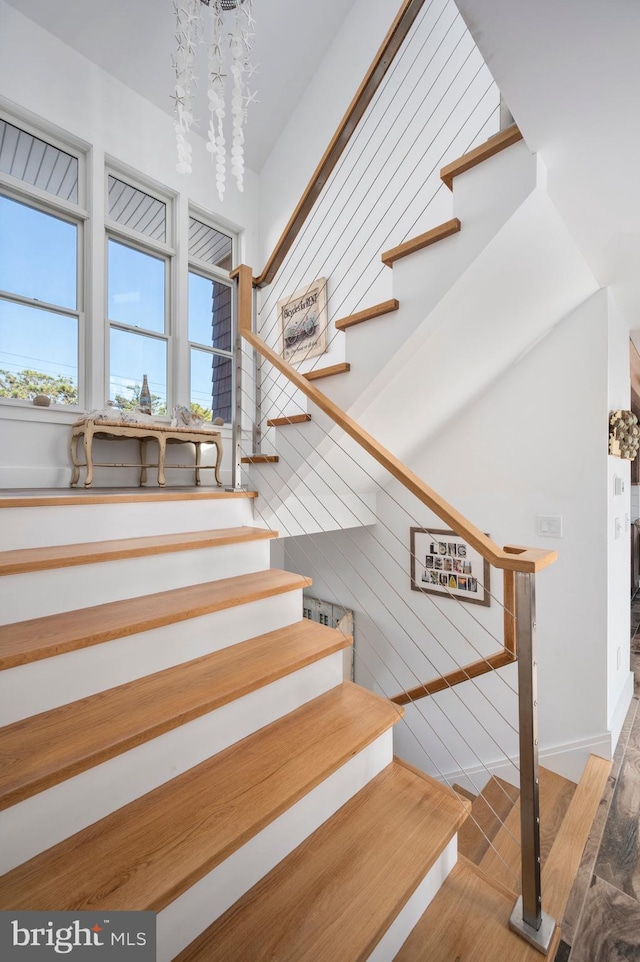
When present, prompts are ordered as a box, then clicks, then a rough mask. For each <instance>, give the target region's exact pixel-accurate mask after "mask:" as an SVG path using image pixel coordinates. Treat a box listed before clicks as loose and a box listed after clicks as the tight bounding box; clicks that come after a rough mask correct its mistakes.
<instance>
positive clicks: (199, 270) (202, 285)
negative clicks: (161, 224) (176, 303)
mask: <svg viewBox="0 0 640 962" xmlns="http://www.w3.org/2000/svg"><path fill="white" fill-rule="evenodd" d="M189 255H190V261H191V264H190V269H189V351H190V370H191V408H192V410H194V411H195V412H196V413H198V414H200V415H201V416H203V417H205V418H207V419H212V418H222V420H223V421H225V422H226V423H228V422H230V421H231V420H232V418H233V329H232V293H231V285H230V284H229V283H228V282H224V281H222V280H219V279H218V278H217V277H216V270H215V268H216V267H218V268H220V267H221V268H223V269H225V270H229V267H230V265H231V258H232V238H231V237H229V236H228V235H226V234H223V233H222V232H221V231H219V230H217V229H216V228H214V227H210V226H208V225H207V224H204V223H202V222H201V221H199V220H197V219H196V218H194V217H190V218H189Z"/></svg>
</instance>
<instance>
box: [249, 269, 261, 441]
mask: <svg viewBox="0 0 640 962" xmlns="http://www.w3.org/2000/svg"><path fill="white" fill-rule="evenodd" d="M257 308H258V292H257V290H256V289H255V287H254V289H253V317H254V329H255V318H257V316H258V310H257ZM261 377H262V358H261V357H260V356H259V354H258V352H257V351H254V352H253V384H254V391H255V396H254V400H255V405H254V412H253V427H252V442H253V443H252V447H251V450H252V452H253V453H254V454H260V452H261V450H262V428H261V425H262V381H261Z"/></svg>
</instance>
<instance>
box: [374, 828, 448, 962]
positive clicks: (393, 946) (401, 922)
mask: <svg viewBox="0 0 640 962" xmlns="http://www.w3.org/2000/svg"><path fill="white" fill-rule="evenodd" d="M457 859H458V836H457V835H454V836H453V838H452V839H451V841H450V842H449V844H448V845H447V847H446V848H445V850H444V852H442V854H441V855H440V857H439V858H438V859H437V861H436V862H435V863H434V864H433V865H432V867H431V868H430V870H429V872H428V873H427V874H426V875H425V877H424V878H423V880H422V882H421V883H420V885H419V886H418V887H417V889H416V890H415V892H414V893H413V895H412V896H411V898H410V899H408V901H407V902H406V903H405V905H404V906H403V908H402V909H401V910H400V912H398V914H397V915H396V917H395V919H394V920H393V922H392V923H391V925H390V926H389V928H388V929H387V931H386V932H385V934H384V935H383V937H382V938H381V939H380V941H379V942H378V944H377V945H376V947H375V949H374V950H373V952H372V953H371V955H370V956H369V958H368V960H367V962H389V960H390V959H395V957H396V955H397V954H398V952H399V951H400V949H401V948H402V946H403V945H404V943H405V942H406V940H407V938H408V937H409V935H410V934H411V930H412V929H413V928H415V926H416V925H417V924H418V922H419V920H420V918H421V916H422V915H423V913H424V912H426V911H427V908H428V907H429V905H430V904H431V902H432V901H433V899H434V898H435V897H436V895H437V894H438V892H439V891H440V889H441V887H442V886H443V885H444V883H445V881H446V878H447V875H448V874H449V872H450V871H451V869H452V868H453V867H454V865H455V864H456V861H457Z"/></svg>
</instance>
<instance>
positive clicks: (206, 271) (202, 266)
mask: <svg viewBox="0 0 640 962" xmlns="http://www.w3.org/2000/svg"><path fill="white" fill-rule="evenodd" d="M188 218H193V219H194V220H197V221H199V222H200V223H201V224H204V226H205V227H210V228H211V229H212V230H215V231H218V232H219V233H221V234H224V236H225V237H228V238H229V239H230V240H231V262H232V264H233V263H235V257H236V252H237V247H238V236H237V234H236V232H235V231H232V230H230V229H229V228H228V227H226V226H223V225H222V224H218V223H216V222H215V221H214V220H213V219H212V218H211V217H208V216H207V215H205V214H203V213H202V211H201V210H198V209H197V208H195V207H194V206H193V205H189V211H188ZM192 273H193V274H197V275H198V276H200V277H204V278H205V280H209V281H213V282H215V283H218V284H223V285H224V286H225V287H228V288H229V290H230V292H231V349H230V350H229V351H224V350H222V349H220V348H215V347H214V346H213V342H212V343H210V344H202V343H201V342H200V341H192V340H191V338H190V336H189V301H188V293H187V331H186V334H187V344H188V351H189V357H188V372H189V378H188V385H189V406H191V404H192V403H193V401H192V397H191V357H192V351H193V350H194V349H195V350H198V351H202V352H204V353H207V354H211V355H214V354H215V355H218V356H220V357H226V358H230V359H231V361H232V371H233V375H232V378H233V380H232V388H231V392H232V402H231V421H225V424H232V423H233V418H234V398H235V391H236V371H235V364H234V363H233V361H234V358H235V356H236V351H237V330H236V327H237V322H236V285H235V284H234V283H233V282H232V281H231V280H230V279H229V271H227V270H225V268H223V267H217V266H216V265H215V264H211V263H210V262H209V261H206V260H203V259H201V258H199V257H195V256H194V255H192V254H191V252H190V251H188V258H187V292H188V289H189V275H190V274H192ZM212 400H213V399H212ZM211 416H212V418H213V410H212V413H211Z"/></svg>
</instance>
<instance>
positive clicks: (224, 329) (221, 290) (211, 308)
mask: <svg viewBox="0 0 640 962" xmlns="http://www.w3.org/2000/svg"><path fill="white" fill-rule="evenodd" d="M189 340H190V341H194V342H196V343H197V344H203V345H206V346H207V347H214V348H215V349H216V350H218V351H231V288H230V287H228V286H227V285H226V284H220V283H219V282H218V281H212V280H211V279H210V278H208V277H202V276H201V275H200V274H195V273H194V272H193V271H189Z"/></svg>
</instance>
